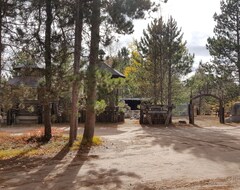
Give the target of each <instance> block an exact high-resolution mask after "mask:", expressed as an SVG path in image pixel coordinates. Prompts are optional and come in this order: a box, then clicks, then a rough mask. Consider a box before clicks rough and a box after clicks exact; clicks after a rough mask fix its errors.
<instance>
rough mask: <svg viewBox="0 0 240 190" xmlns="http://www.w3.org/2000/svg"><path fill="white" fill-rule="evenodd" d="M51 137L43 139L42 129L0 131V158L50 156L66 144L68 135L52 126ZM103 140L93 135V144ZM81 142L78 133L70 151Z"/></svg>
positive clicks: (75, 149)
mask: <svg viewBox="0 0 240 190" xmlns="http://www.w3.org/2000/svg"><path fill="white" fill-rule="evenodd" d="M52 135H53V136H52V138H51V140H50V141H49V142H48V143H45V142H44V141H43V138H42V137H43V129H36V130H31V131H28V132H26V133H24V134H20V135H12V134H10V133H5V132H1V133H0V160H5V159H10V158H16V157H17V158H20V157H34V156H43V155H44V156H50V155H52V154H56V153H58V152H60V151H61V149H62V148H64V147H65V146H66V145H67V144H68V140H69V137H68V135H66V134H64V133H63V131H62V130H60V129H58V128H52ZM102 143H103V142H102V140H101V138H100V137H96V136H95V137H94V138H93V143H92V144H91V145H93V146H99V145H101V144H102ZM82 144H84V145H86V146H88V144H86V143H83V142H82V136H81V135H78V137H77V140H76V141H75V142H74V144H73V146H72V147H71V148H70V151H77V150H78V149H79V148H80V145H82Z"/></svg>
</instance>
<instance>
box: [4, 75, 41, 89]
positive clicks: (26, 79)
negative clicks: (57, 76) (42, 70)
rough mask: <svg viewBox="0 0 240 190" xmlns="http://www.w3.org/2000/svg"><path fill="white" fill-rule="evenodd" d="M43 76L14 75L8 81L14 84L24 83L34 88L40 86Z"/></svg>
mask: <svg viewBox="0 0 240 190" xmlns="http://www.w3.org/2000/svg"><path fill="white" fill-rule="evenodd" d="M41 78H42V77H36V76H23V77H14V78H12V79H9V81H8V83H9V84H10V85H13V86H19V85H24V86H28V87H32V88H37V87H38V86H39V81H40V79H41Z"/></svg>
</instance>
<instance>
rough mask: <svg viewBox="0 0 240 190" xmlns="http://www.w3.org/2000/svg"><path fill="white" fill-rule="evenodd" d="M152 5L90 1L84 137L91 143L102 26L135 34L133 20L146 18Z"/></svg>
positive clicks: (134, 1)
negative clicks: (89, 36)
mask: <svg viewBox="0 0 240 190" xmlns="http://www.w3.org/2000/svg"><path fill="white" fill-rule="evenodd" d="M152 5H153V4H152V3H151V1H150V0H116V1H108V0H104V1H100V0H96V1H90V7H91V9H90V17H89V18H90V28H91V42H90V57H89V67H88V74H87V109H86V123H85V129H84V135H83V138H84V139H85V140H86V141H88V142H91V141H92V138H93V135H94V127H95V111H94V107H95V103H96V64H97V62H98V56H97V55H98V52H99V43H100V41H101V38H100V25H101V23H104V22H105V23H109V24H110V25H111V26H113V29H115V30H113V31H115V32H117V33H121V34H130V33H132V32H133V23H132V21H133V19H139V18H143V17H144V15H145V11H147V10H149V9H151V8H152V7H151V6H152ZM93 10H94V11H93ZM93 15H94V16H93Z"/></svg>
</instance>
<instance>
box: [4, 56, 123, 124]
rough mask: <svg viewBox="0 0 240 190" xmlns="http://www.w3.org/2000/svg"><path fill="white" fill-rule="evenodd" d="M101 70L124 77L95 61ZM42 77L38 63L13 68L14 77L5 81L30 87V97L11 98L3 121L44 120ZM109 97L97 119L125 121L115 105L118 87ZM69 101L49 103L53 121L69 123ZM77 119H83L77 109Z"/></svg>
mask: <svg viewBox="0 0 240 190" xmlns="http://www.w3.org/2000/svg"><path fill="white" fill-rule="evenodd" d="M98 67H99V69H100V70H103V71H106V72H108V73H110V75H111V78H112V79H115V78H125V76H124V75H123V74H122V73H120V72H119V71H117V70H115V69H113V68H111V67H110V66H109V65H107V64H106V63H104V62H103V61H100V63H99V64H98ZM43 79H44V68H42V67H40V66H38V65H35V64H33V65H28V64H20V65H17V66H15V67H14V68H13V76H12V78H10V79H9V80H8V84H9V85H11V88H12V89H20V88H21V86H22V87H25V88H28V89H30V90H31V96H30V97H28V98H27V99H24V100H20V99H19V98H17V97H16V98H15V99H14V100H13V102H14V106H13V107H12V109H10V110H8V111H6V110H5V112H6V116H5V117H4V118H5V123H7V124H8V125H12V124H26V123H33V124H40V123H43V119H44V118H43V106H42V103H41V96H42V95H41V93H42V89H41V88H42V87H41V81H42V80H43ZM110 96H111V97H112V98H111V99H110V102H108V106H107V107H106V109H105V111H104V112H103V113H101V114H100V115H98V116H97V118H96V120H97V121H98V122H114V123H115V122H119V121H123V120H124V113H122V112H121V111H120V110H119V108H118V106H117V102H118V89H114V90H113V91H112V92H111V94H110ZM70 107H71V106H70V102H69V101H66V100H65V99H64V98H62V99H61V98H60V99H59V100H56V101H54V100H53V101H52V102H51V109H52V111H51V113H52V122H68V121H69V118H70ZM80 113H81V114H80V117H79V121H81V122H84V121H85V111H84V110H80Z"/></svg>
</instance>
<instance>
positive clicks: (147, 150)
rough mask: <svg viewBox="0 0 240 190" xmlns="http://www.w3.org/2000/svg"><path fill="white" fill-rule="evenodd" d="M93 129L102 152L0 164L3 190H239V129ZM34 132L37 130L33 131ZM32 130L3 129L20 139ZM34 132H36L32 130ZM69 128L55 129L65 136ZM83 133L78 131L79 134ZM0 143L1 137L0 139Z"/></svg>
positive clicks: (209, 125)
mask: <svg viewBox="0 0 240 190" xmlns="http://www.w3.org/2000/svg"><path fill="white" fill-rule="evenodd" d="M178 120H184V118H176V120H175V121H174V122H175V124H174V125H172V126H169V127H165V126H148V125H139V123H138V122H137V121H136V120H126V122H125V123H121V124H115V125H112V124H101V125H97V127H96V129H95V134H96V135H97V136H100V137H101V139H102V141H103V142H102V144H101V145H100V146H94V147H87V148H85V149H78V150H77V151H71V150H69V148H68V147H67V146H65V145H66V144H65V145H62V147H61V148H60V149H58V151H56V152H52V153H50V154H44V155H35V156H26V155H24V156H20V157H13V158H8V159H1V160H0V188H1V189H43V188H44V189H107V190H108V189H161V190H162V189H163V190H164V189H172V190H173V189H177V190H187V189H193V190H195V189H196V190H210V189H211V190H219V189H220V190H223V189H224V190H237V189H240V180H239V179H240V127H239V126H238V124H228V125H222V124H219V123H218V120H217V117H196V125H195V126H191V125H188V124H182V123H181V124H179V123H178ZM37 127H38V126H37ZM31 129H32V127H31V126H30V127H25V128H24V127H23V128H22V129H21V130H20V129H19V128H17V127H15V126H13V127H8V128H6V127H1V128H0V132H2V133H3V132H4V133H11V134H15V135H19V134H21V133H23V132H24V131H29V130H31ZM33 129H34V127H33ZM68 129H69V128H68V126H65V125H61V126H57V130H56V131H58V132H61V133H63V134H68ZM82 131H83V127H82V126H80V127H79V131H78V132H79V134H82ZM0 138H2V136H1V137H0Z"/></svg>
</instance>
